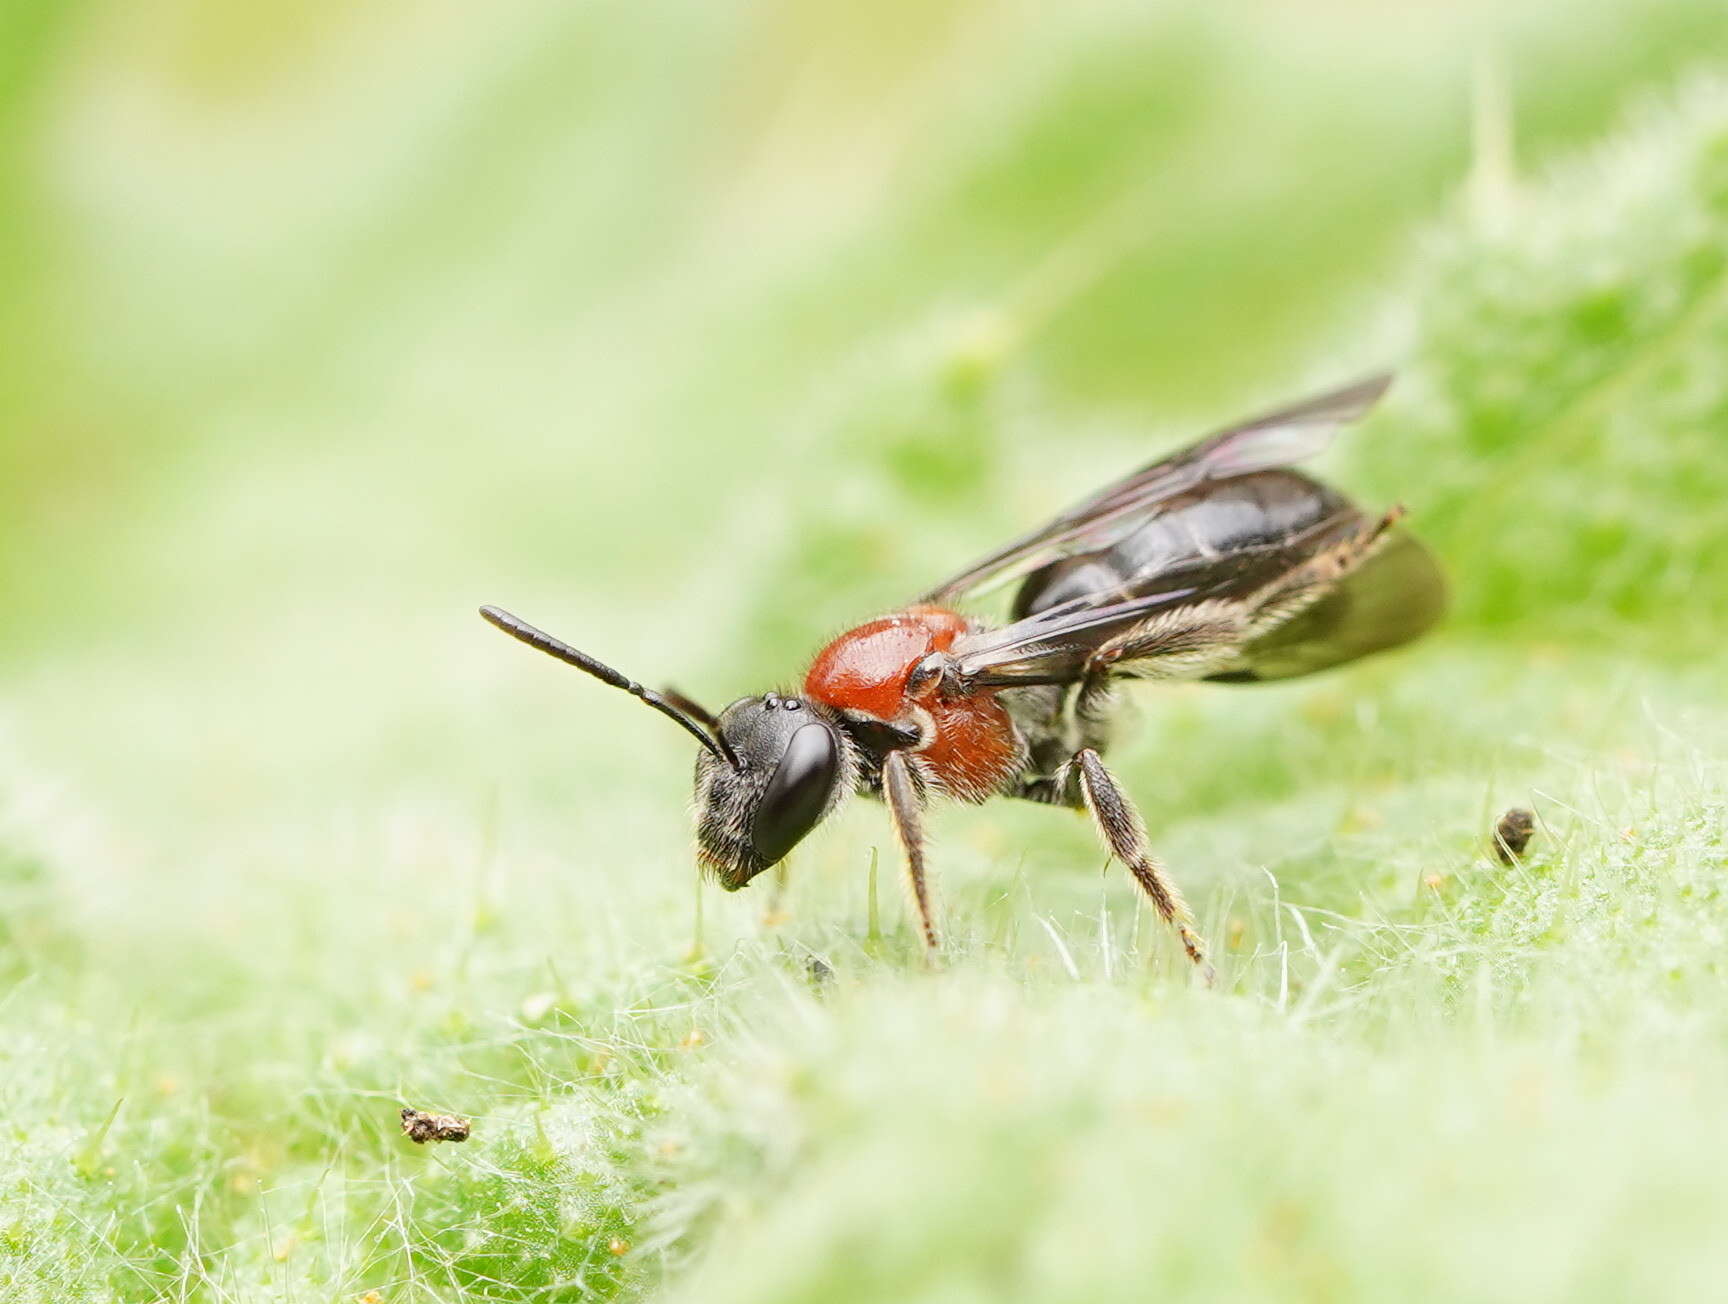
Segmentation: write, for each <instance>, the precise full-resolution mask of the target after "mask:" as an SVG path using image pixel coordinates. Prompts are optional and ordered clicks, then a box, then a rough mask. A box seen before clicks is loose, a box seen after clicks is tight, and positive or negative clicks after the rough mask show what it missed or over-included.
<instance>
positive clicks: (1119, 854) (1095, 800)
mask: <svg viewBox="0 0 1728 1304" xmlns="http://www.w3.org/2000/svg"><path fill="white" fill-rule="evenodd" d="M1074 767H1075V769H1077V770H1078V771H1079V774H1080V792H1081V795H1082V796H1083V797H1084V799H1085V801H1086V809H1087V810H1089V811H1091V812H1092V818H1093V820H1094V821H1095V822H1096V823H1097V825H1098V832H1099V833H1100V834H1101V835H1102V836H1103V839H1104V845H1105V846H1106V847H1107V848H1108V849H1109V851H1110V854H1111V855H1113V856H1115V857H1116V859H1118V860H1120V861H1121V862H1122V863H1123V864H1124V865H1126V866H1128V872H1129V873H1131V874H1133V875H1134V881H1135V882H1136V883H1138V884H1139V885H1140V887H1141V890H1142V891H1144V892H1145V893H1146V895H1147V896H1149V897H1151V898H1152V904H1153V905H1154V906H1156V907H1157V908H1158V913H1159V914H1160V915H1162V916H1163V917H1164V922H1165V923H1167V924H1169V925H1170V926H1171V927H1172V928H1174V929H1175V930H1176V935H1177V936H1178V937H1180V938H1181V939H1182V949H1183V950H1184V951H1186V952H1187V953H1188V958H1189V959H1190V960H1192V961H1193V962H1194V967H1195V968H1197V969H1198V970H1199V971H1200V976H1201V978H1202V979H1203V980H1204V981H1205V983H1206V985H1207V986H1208V987H1210V986H1211V985H1212V982H1213V979H1214V977H1215V974H1214V972H1213V969H1212V966H1211V964H1209V963H1208V962H1207V959H1206V944H1205V943H1204V942H1202V941H1201V940H1200V935H1199V934H1198V933H1196V932H1195V931H1194V928H1193V924H1194V916H1193V914H1192V912H1190V911H1189V909H1188V903H1187V902H1186V901H1184V900H1183V899H1182V893H1181V891H1180V890H1179V889H1178V888H1177V886H1176V884H1175V883H1174V882H1173V881H1172V880H1171V878H1170V876H1169V874H1167V873H1166V872H1165V870H1164V866H1163V865H1161V864H1160V863H1159V862H1158V859H1157V857H1155V856H1154V855H1153V854H1152V849H1151V847H1150V846H1149V845H1148V844H1147V840H1146V824H1145V822H1144V821H1143V820H1142V819H1141V818H1140V812H1139V811H1137V810H1136V809H1135V808H1134V805H1133V803H1132V802H1130V801H1129V800H1128V797H1127V794H1125V793H1124V792H1123V791H1122V788H1121V785H1120V784H1118V783H1117V782H1116V778H1115V776H1114V775H1112V774H1111V773H1110V771H1109V770H1107V769H1105V768H1104V762H1103V760H1101V759H1100V758H1099V756H1098V753H1097V752H1095V751H1093V750H1092V749H1091V748H1090V747H1083V748H1081V749H1080V751H1078V752H1077V753H1075V755H1074Z"/></svg>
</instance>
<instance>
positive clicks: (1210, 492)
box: [1013, 470, 1356, 620]
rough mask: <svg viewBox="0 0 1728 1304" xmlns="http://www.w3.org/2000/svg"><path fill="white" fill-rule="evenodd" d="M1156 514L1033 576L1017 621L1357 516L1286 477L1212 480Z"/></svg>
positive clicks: (1317, 488) (1023, 589)
mask: <svg viewBox="0 0 1728 1304" xmlns="http://www.w3.org/2000/svg"><path fill="white" fill-rule="evenodd" d="M1154 510H1155V511H1156V513H1157V514H1156V515H1154V516H1153V517H1152V518H1151V519H1150V520H1147V521H1144V522H1143V523H1141V524H1139V525H1138V526H1130V527H1129V531H1130V532H1129V533H1128V534H1126V535H1124V536H1123V537H1122V538H1120V539H1118V540H1116V541H1115V542H1114V543H1111V544H1109V545H1108V546H1106V547H1104V548H1100V549H1099V550H1097V551H1095V552H1084V553H1078V554H1076V555H1074V556H1072V557H1064V558H1062V559H1061V560H1059V561H1053V562H1051V563H1049V564H1048V565H1046V566H1042V567H1040V568H1039V569H1038V570H1035V571H1033V572H1032V573H1031V574H1030V575H1028V576H1027V577H1026V579H1025V580H1024V581H1023V582H1022V583H1021V585H1020V589H1019V592H1018V593H1016V594H1015V596H1014V615H1013V618H1014V619H1015V620H1020V619H1022V618H1023V617H1026V616H1032V615H1036V614H1037V613H1038V612H1040V611H1043V610H1045V609H1046V608H1049V607H1054V606H1056V605H1058V604H1060V603H1063V602H1068V601H1072V600H1073V599H1075V598H1086V597H1091V596H1093V595H1095V594H1099V593H1105V592H1113V591H1117V590H1120V589H1122V588H1123V587H1125V586H1132V587H1134V588H1136V589H1141V590H1144V589H1145V587H1146V584H1147V582H1148V581H1149V580H1150V579H1152V578H1153V577H1155V576H1162V575H1170V576H1172V577H1173V578H1174V577H1175V576H1177V575H1179V574H1180V573H1181V572H1183V571H1184V570H1188V569H1190V568H1192V567H1194V566H1196V565H1204V564H1206V563H1208V562H1210V561H1211V559H1213V558H1215V557H1218V556H1219V555H1221V554H1237V555H1239V556H1240V555H1242V554H1244V551H1245V550H1248V551H1249V555H1252V550H1254V549H1258V548H1263V547H1274V548H1275V547H1276V546H1277V545H1279V544H1281V543H1286V542H1289V541H1290V540H1292V539H1293V538H1294V537H1295V536H1297V535H1299V534H1300V533H1301V532H1302V531H1304V530H1306V529H1308V528H1310V527H1311V526H1314V525H1317V524H1319V523H1320V522H1321V521H1325V520H1329V519H1335V518H1337V517H1338V516H1340V514H1351V515H1353V514H1356V509H1355V508H1354V507H1353V506H1352V505H1351V503H1350V500H1349V499H1347V498H1345V497H1344V495H1343V494H1340V493H1338V492H1337V491H1336V490H1334V489H1329V488H1327V487H1326V486H1325V485H1323V484H1321V483H1319V482H1318V481H1316V480H1312V479H1310V478H1309V477H1307V476H1305V475H1303V474H1301V473H1300V472H1298V471H1288V470H1275V471H1256V472H1253V473H1251V474H1249V475H1243V476H1237V477H1235V478H1234V479H1231V480H1224V481H1213V482H1211V483H1209V484H1204V485H1200V486H1198V487H1197V488H1195V489H1193V490H1190V491H1189V492H1187V493H1185V494H1179V495H1177V496H1176V497H1174V498H1171V499H1169V500H1167V501H1165V502H1163V503H1160V504H1158V506H1157V508H1156V509H1154Z"/></svg>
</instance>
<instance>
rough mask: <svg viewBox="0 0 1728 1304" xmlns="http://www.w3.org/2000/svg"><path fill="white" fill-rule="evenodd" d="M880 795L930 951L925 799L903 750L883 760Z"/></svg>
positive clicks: (932, 942) (933, 930) (932, 926)
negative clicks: (904, 860)
mask: <svg viewBox="0 0 1728 1304" xmlns="http://www.w3.org/2000/svg"><path fill="white" fill-rule="evenodd" d="M882 795H883V796H884V797H885V798H887V801H888V814H889V816H890V817H891V818H892V819H893V821H894V832H895V833H896V834H897V835H898V836H899V838H900V846H901V848H902V849H903V850H904V851H905V853H906V878H907V881H908V882H909V883H910V884H911V886H912V900H913V903H914V904H915V905H917V907H918V924H919V926H920V927H921V928H922V929H923V932H924V945H925V947H926V949H927V950H929V951H932V952H933V951H935V950H936V925H935V924H934V923H933V922H932V921H931V917H930V885H929V884H928V883H926V882H925V881H924V799H923V797H922V796H921V795H920V794H919V792H918V785H917V783H916V781H915V780H914V779H913V777H912V766H911V763H910V762H909V761H907V759H906V757H905V754H904V753H902V752H898V751H894V752H889V753H888V756H887V759H886V760H884V761H883V762H882Z"/></svg>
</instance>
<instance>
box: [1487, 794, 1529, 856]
mask: <svg viewBox="0 0 1728 1304" xmlns="http://www.w3.org/2000/svg"><path fill="white" fill-rule="evenodd" d="M1535 832H1536V816H1535V815H1534V814H1532V813H1531V812H1530V811H1527V810H1525V809H1524V808H1523V807H1522V806H1514V807H1513V808H1512V809H1511V810H1509V811H1507V812H1506V813H1505V814H1504V815H1502V816H1501V817H1500V822H1499V823H1498V824H1496V825H1495V826H1494V854H1495V856H1496V857H1498V858H1499V861H1500V863H1501V864H1502V865H1510V864H1511V863H1512V862H1513V861H1514V860H1519V859H1522V858H1523V855H1524V849H1525V848H1526V847H1528V846H1529V845H1530V837H1531V835H1532V834H1533V833H1535Z"/></svg>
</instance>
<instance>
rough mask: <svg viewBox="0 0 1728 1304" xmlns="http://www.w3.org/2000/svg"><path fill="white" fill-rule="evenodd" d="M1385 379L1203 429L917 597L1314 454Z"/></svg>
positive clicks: (989, 576) (948, 592) (1062, 550)
mask: <svg viewBox="0 0 1728 1304" xmlns="http://www.w3.org/2000/svg"><path fill="white" fill-rule="evenodd" d="M1391 383H1392V378H1391V376H1390V375H1380V376H1374V377H1371V378H1369V379H1367V380H1363V381H1359V382H1357V383H1356V384H1354V385H1350V386H1347V387H1346V388H1344V389H1340V390H1335V391H1333V392H1332V393H1329V394H1323V395H1321V396H1319V397H1317V398H1312V399H1308V400H1307V401H1305V402H1302V403H1298V404H1296V405H1294V406H1292V407H1287V408H1281V409H1279V410H1278V411H1275V412H1268V413H1266V414H1265V415H1264V416H1260V417H1256V418H1255V419H1254V420H1252V421H1249V422H1246V423H1244V424H1242V425H1239V426H1233V427H1231V428H1230V429H1228V430H1223V431H1220V432H1218V433H1217V434H1214V435H1211V436H1208V437H1207V438H1205V439H1203V440H1201V441H1200V442H1199V443H1197V444H1193V445H1190V446H1189V447H1188V448H1185V449H1183V450H1182V451H1180V452H1178V453H1174V454H1172V455H1171V456H1169V457H1165V458H1161V459H1159V460H1158V461H1156V462H1153V463H1150V464H1149V465H1147V466H1145V467H1142V468H1141V469H1140V470H1138V471H1136V472H1134V473H1133V474H1132V475H1129V476H1126V477H1125V478H1123V479H1121V480H1118V481H1117V482H1115V483H1114V484H1111V485H1109V486H1107V487H1106V488H1104V489H1102V490H1100V491H1099V492H1098V493H1096V494H1094V495H1092V496H1091V497H1090V498H1088V499H1086V500H1085V501H1084V502H1081V503H1077V504H1076V505H1075V506H1073V507H1072V508H1070V509H1069V510H1068V511H1066V512H1064V513H1062V515H1060V516H1058V517H1057V518H1056V519H1055V520H1053V521H1051V522H1050V523H1049V524H1047V525H1045V526H1043V527H1041V528H1040V529H1037V530H1034V531H1032V532H1031V533H1029V534H1025V535H1022V536H1021V537H1020V538H1018V539H1015V540H1014V541H1013V542H1011V543H1009V544H1007V545H1006V546H1005V547H1003V548H1000V549H998V550H997V551H996V552H993V553H991V554H990V555H989V556H988V557H985V558H983V559H981V560H980V561H978V562H975V563H974V564H973V565H971V566H968V567H967V568H966V569H965V570H963V571H961V572H960V573H959V574H958V575H955V576H954V577H952V578H951V579H949V580H947V581H945V582H944V583H942V584H940V585H938V586H937V587H935V588H933V589H931V590H930V591H929V592H928V593H926V594H924V596H923V597H922V598H921V599H920V601H923V602H930V603H936V604H938V605H947V604H950V603H953V602H956V601H958V600H959V599H960V598H962V597H964V596H965V595H966V594H968V593H971V592H973V591H975V590H978V589H980V588H983V587H985V586H987V585H988V586H994V585H997V584H1003V583H1006V582H1008V581H1009V580H1012V579H1015V578H1018V577H1019V576H1021V575H1024V574H1026V573H1027V572H1028V571H1031V570H1034V569H1036V568H1037V567H1039V566H1042V565H1044V564H1045V563H1047V562H1050V561H1053V560H1055V559H1057V558H1059V557H1064V556H1070V555H1072V554H1075V553H1079V552H1089V551H1096V550H1098V549H1102V548H1107V547H1109V546H1110V545H1111V544H1112V543H1114V542H1116V541H1117V540H1118V539H1121V538H1122V537H1124V536H1125V535H1127V534H1129V533H1131V532H1133V531H1134V530H1135V529H1137V528H1139V527H1140V526H1141V525H1143V524H1144V523H1145V522H1146V520H1147V519H1148V518H1149V517H1151V516H1153V515H1155V514H1156V513H1157V510H1158V507H1159V505H1160V504H1161V503H1163V502H1165V501H1167V500H1168V499H1170V498H1172V497H1173V496H1175V495H1177V494H1180V493H1183V492H1185V491H1187V490H1189V489H1193V488H1195V487H1196V486H1198V485H1201V484H1204V483H1205V482H1206V481H1208V480H1220V479H1226V478H1228V477H1231V476H1239V475H1245V474H1247V473H1249V472H1251V471H1261V470H1267V469H1270V468H1272V467H1281V466H1289V465H1291V464H1292V463H1295V462H1300V461H1303V460H1305V459H1307V458H1310V457H1313V456H1314V455H1315V454H1317V453H1319V452H1320V451H1321V450H1322V449H1324V448H1325V447H1326V446H1327V445H1328V444H1329V443H1331V442H1332V439H1333V437H1334V436H1335V435H1336V434H1337V433H1338V432H1339V430H1341V429H1342V428H1343V427H1344V426H1346V425H1348V424H1350V423H1351V422H1353V421H1356V420H1358V419H1359V418H1361V417H1362V416H1363V415H1364V414H1365V413H1366V412H1368V410H1369V409H1371V408H1372V407H1373V406H1374V404H1375V403H1376V402H1377V401H1378V400H1379V398H1380V396H1381V395H1382V394H1384V393H1385V392H1386V389H1387V386H1388V385H1390V384H1391Z"/></svg>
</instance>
